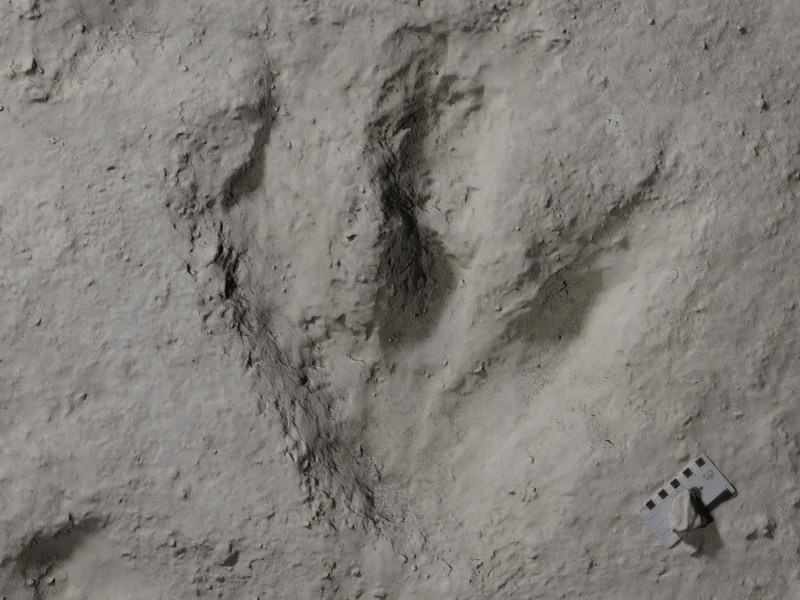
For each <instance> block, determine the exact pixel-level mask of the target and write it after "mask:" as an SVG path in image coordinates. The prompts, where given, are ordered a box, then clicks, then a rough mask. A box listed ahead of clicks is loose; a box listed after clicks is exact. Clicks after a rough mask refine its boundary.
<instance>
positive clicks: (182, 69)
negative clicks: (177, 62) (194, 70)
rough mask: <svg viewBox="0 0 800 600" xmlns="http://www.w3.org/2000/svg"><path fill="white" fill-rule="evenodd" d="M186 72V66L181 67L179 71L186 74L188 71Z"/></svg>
mask: <svg viewBox="0 0 800 600" xmlns="http://www.w3.org/2000/svg"><path fill="white" fill-rule="evenodd" d="M188 70H189V67H187V66H186V65H183V66H182V67H181V71H183V72H184V73H186V71H188Z"/></svg>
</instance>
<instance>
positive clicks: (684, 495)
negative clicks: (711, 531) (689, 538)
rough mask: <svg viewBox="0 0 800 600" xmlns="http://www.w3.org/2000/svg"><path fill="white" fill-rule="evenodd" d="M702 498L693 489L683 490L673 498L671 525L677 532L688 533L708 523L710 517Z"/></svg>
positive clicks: (670, 515)
mask: <svg viewBox="0 0 800 600" xmlns="http://www.w3.org/2000/svg"><path fill="white" fill-rule="evenodd" d="M703 509H704V507H703V503H702V502H701V501H700V498H698V497H697V495H696V494H695V493H694V492H692V491H691V490H683V491H682V492H681V493H680V494H678V495H677V496H675V497H674V498H673V499H672V508H671V509H670V512H669V526H670V528H671V529H672V531H674V532H675V533H687V532H689V531H694V530H695V529H701V528H703V527H705V526H706V525H708V517H707V516H706V514H705V511H704V510H703Z"/></svg>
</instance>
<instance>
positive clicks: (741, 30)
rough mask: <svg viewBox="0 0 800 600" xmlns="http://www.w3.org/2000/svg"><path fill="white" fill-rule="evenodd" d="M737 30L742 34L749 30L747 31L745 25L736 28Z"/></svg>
mask: <svg viewBox="0 0 800 600" xmlns="http://www.w3.org/2000/svg"><path fill="white" fill-rule="evenodd" d="M736 30H737V31H738V32H739V33H742V34H744V33H747V29H745V27H744V25H739V26H738V27H737V28H736Z"/></svg>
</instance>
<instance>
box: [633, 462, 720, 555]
mask: <svg viewBox="0 0 800 600" xmlns="http://www.w3.org/2000/svg"><path fill="white" fill-rule="evenodd" d="M686 489H691V490H695V492H696V493H698V495H699V496H700V500H701V502H702V503H703V506H705V507H706V508H708V510H712V509H714V508H716V507H717V506H719V505H720V504H721V503H722V502H724V501H725V500H727V499H728V498H730V497H731V496H733V495H734V494H735V493H736V489H735V488H734V487H733V486H732V485H731V484H730V482H729V481H728V480H727V479H725V476H724V475H723V474H722V473H720V471H719V469H717V467H716V466H714V463H712V462H711V460H710V459H709V458H708V456H706V455H705V454H701V455H700V456H699V457H697V459H695V460H694V461H692V462H691V463H689V464H688V465H686V468H685V469H683V470H682V471H680V472H679V473H678V474H677V475H676V477H675V478H674V479H672V480H671V481H669V482H668V483H666V484H665V485H664V486H662V487H661V488H660V489H659V490H658V491H657V492H656V493H655V494H654V495H653V497H652V498H650V500H648V501H647V502H646V503H645V504H643V505H642V506H641V507H640V508H639V510H637V511H636V513H637V514H638V515H639V517H640V518H641V519H642V521H644V522H645V523H646V524H647V526H648V527H649V528H650V531H652V532H653V533H654V534H655V536H656V537H657V538H658V539H659V540H660V541H661V543H662V544H664V546H665V547H667V548H672V546H674V545H675V544H677V543H678V541H679V540H680V539H681V538H682V537H683V536H684V535H685V533H675V532H674V531H672V529H671V528H670V526H669V513H670V510H671V509H672V499H673V498H674V497H675V496H677V495H678V494H680V493H681V492H682V491H684V490H686Z"/></svg>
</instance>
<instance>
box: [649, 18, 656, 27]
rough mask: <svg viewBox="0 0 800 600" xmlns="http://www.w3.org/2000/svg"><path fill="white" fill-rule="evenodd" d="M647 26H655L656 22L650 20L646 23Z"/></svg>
mask: <svg viewBox="0 0 800 600" xmlns="http://www.w3.org/2000/svg"><path fill="white" fill-rule="evenodd" d="M647 24H648V25H655V24H656V20H655V19H653V18H651V19H650V20H649V21H647Z"/></svg>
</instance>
